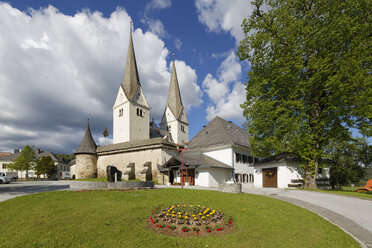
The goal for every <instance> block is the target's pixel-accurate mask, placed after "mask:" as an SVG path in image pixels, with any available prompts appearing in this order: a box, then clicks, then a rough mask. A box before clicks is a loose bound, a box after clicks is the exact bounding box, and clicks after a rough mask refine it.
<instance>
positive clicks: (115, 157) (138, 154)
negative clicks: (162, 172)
mask: <svg viewBox="0 0 372 248" xmlns="http://www.w3.org/2000/svg"><path fill="white" fill-rule="evenodd" d="M175 153H176V151H175V150H170V149H164V148H154V149H146V150H139V151H130V152H122V153H117V154H109V155H99V157H98V162H97V168H98V177H106V167H107V166H109V165H113V166H115V167H116V168H117V169H118V170H121V171H122V172H123V173H124V172H125V171H126V170H128V168H127V166H128V165H129V164H130V163H135V175H136V179H140V175H141V171H142V170H143V169H144V168H145V167H144V166H143V165H144V164H145V163H146V162H151V169H152V180H158V174H159V172H158V169H157V165H158V164H160V165H162V164H164V163H165V162H166V161H168V160H169V159H170V158H171V157H172V156H173V155H174V154H175ZM159 183H160V182H159Z"/></svg>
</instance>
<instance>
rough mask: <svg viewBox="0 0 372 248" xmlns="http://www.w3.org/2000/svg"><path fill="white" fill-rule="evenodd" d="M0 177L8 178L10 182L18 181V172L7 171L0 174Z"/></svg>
mask: <svg viewBox="0 0 372 248" xmlns="http://www.w3.org/2000/svg"><path fill="white" fill-rule="evenodd" d="M0 177H9V178H10V180H11V181H12V182H15V180H17V179H18V172H16V171H7V172H0Z"/></svg>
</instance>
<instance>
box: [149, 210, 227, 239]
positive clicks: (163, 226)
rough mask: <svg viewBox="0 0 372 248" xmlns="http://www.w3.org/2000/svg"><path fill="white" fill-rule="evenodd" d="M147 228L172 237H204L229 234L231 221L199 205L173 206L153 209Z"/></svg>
mask: <svg viewBox="0 0 372 248" xmlns="http://www.w3.org/2000/svg"><path fill="white" fill-rule="evenodd" d="M149 226H150V228H152V229H153V230H155V231H156V232H159V233H163V234H167V235H172V236H197V235H200V236H206V235H212V234H223V233H227V232H231V231H232V229H233V219H232V217H231V216H230V217H226V216H225V215H224V214H223V213H221V212H219V211H217V210H216V209H211V208H208V207H205V206H201V205H199V204H189V205H187V204H175V205H172V206H169V207H165V208H157V209H155V210H154V211H153V212H152V214H151V216H150V217H149Z"/></svg>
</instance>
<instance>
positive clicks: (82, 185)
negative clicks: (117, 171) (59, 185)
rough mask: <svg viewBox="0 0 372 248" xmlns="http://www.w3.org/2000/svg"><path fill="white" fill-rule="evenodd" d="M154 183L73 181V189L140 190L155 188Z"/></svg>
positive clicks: (71, 185) (71, 186)
mask: <svg viewBox="0 0 372 248" xmlns="http://www.w3.org/2000/svg"><path fill="white" fill-rule="evenodd" d="M153 187H154V182H137V181H133V182H131V181H128V182H123V181H120V182H116V183H108V182H92V181H71V182H70V188H71V189H88V190H94V189H138V188H153Z"/></svg>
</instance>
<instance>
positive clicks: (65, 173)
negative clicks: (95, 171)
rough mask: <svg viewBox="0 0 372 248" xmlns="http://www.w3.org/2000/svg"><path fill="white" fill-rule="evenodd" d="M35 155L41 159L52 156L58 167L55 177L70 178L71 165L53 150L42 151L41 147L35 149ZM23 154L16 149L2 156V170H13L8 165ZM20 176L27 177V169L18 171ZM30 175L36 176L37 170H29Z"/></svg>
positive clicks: (0, 169) (30, 176) (0, 160)
mask: <svg viewBox="0 0 372 248" xmlns="http://www.w3.org/2000/svg"><path fill="white" fill-rule="evenodd" d="M34 152H35V157H36V159H37V160H38V159H40V158H41V157H50V158H51V159H52V160H53V162H54V165H55V166H56V168H57V173H56V175H55V177H57V178H58V179H67V178H69V177H70V176H69V173H70V167H69V166H68V164H67V163H65V162H64V161H62V160H59V159H58V158H57V157H56V156H55V155H54V154H53V153H52V152H50V151H41V150H40V149H35V151H34ZM20 155H21V152H20V151H19V150H15V152H14V153H13V154H11V155H8V156H5V157H1V158H0V172H8V171H11V170H10V169H9V168H8V167H7V164H9V163H12V162H13V161H14V159H16V158H17V157H19V156H20ZM17 173H18V178H26V171H18V172H17ZM28 177H29V178H36V177H37V175H36V172H35V170H29V171H28ZM40 178H44V175H40Z"/></svg>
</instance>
